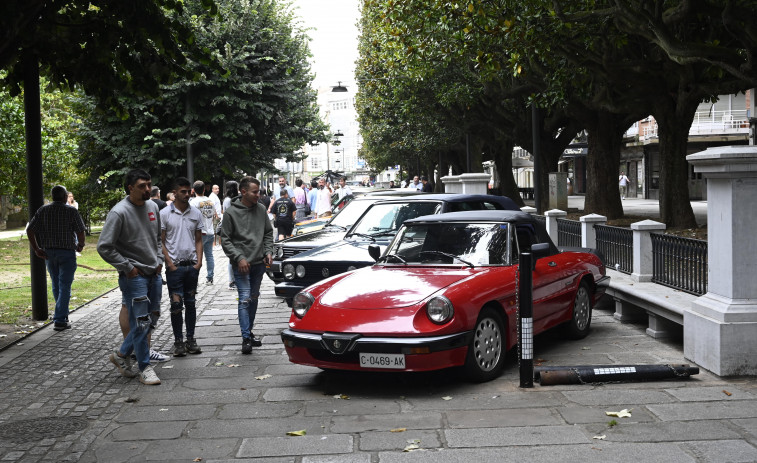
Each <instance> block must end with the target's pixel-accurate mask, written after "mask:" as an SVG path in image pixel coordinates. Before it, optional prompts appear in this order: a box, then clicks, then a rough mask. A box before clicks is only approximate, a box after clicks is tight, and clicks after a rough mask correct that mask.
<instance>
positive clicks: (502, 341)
mask: <svg viewBox="0 0 757 463" xmlns="http://www.w3.org/2000/svg"><path fill="white" fill-rule="evenodd" d="M503 326H504V324H503V323H502V317H501V316H500V315H499V314H498V313H497V312H495V311H494V310H492V309H484V310H482V311H481V314H480V315H479V316H478V320H477V321H476V326H475V328H474V330H473V339H471V343H470V345H469V346H468V354H467V356H466V358H465V374H466V375H467V377H468V378H469V379H471V380H473V381H476V382H483V381H489V380H492V379H494V378H496V377H497V376H499V374H500V370H501V369H502V365H503V363H504V358H505V346H506V341H507V337H506V335H505V332H504V329H503Z"/></svg>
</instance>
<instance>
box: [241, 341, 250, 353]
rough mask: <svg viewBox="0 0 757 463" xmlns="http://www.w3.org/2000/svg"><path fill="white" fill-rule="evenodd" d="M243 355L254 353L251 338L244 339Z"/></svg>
mask: <svg viewBox="0 0 757 463" xmlns="http://www.w3.org/2000/svg"><path fill="white" fill-rule="evenodd" d="M242 353H243V354H251V353H252V339H250V338H242Z"/></svg>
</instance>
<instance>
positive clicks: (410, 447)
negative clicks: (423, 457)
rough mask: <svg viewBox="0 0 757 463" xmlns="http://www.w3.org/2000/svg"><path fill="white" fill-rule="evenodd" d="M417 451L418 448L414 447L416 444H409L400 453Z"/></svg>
mask: <svg viewBox="0 0 757 463" xmlns="http://www.w3.org/2000/svg"><path fill="white" fill-rule="evenodd" d="M418 449H420V447H419V446H418V445H416V444H410V445H408V446H407V447H405V448H404V449H402V451H403V452H412V451H413V450H418Z"/></svg>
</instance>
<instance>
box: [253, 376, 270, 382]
mask: <svg viewBox="0 0 757 463" xmlns="http://www.w3.org/2000/svg"><path fill="white" fill-rule="evenodd" d="M268 378H271V375H260V376H256V377H255V379H257V380H258V381H261V380H264V379H268Z"/></svg>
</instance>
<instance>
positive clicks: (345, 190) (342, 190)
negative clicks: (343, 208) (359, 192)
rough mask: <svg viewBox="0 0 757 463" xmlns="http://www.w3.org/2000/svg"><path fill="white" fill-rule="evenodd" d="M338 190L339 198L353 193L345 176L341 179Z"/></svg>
mask: <svg viewBox="0 0 757 463" xmlns="http://www.w3.org/2000/svg"><path fill="white" fill-rule="evenodd" d="M336 192H337V194H338V195H339V199H342V198H344V197H345V196H349V195H351V194H352V190H351V189H350V187H348V186H347V181H346V180H345V179H344V177H342V178H340V179H339V189H338V190H336Z"/></svg>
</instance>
